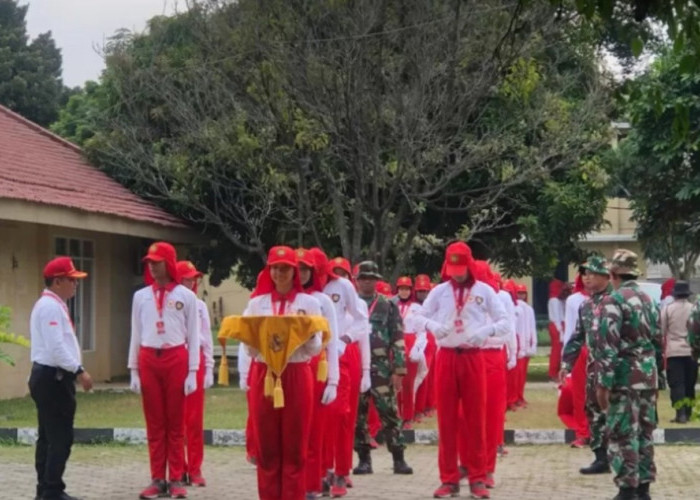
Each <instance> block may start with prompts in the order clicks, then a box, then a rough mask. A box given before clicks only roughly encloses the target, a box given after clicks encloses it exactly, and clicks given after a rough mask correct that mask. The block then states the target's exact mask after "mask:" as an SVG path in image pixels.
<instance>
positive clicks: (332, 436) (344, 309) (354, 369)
mask: <svg viewBox="0 0 700 500" xmlns="http://www.w3.org/2000/svg"><path fill="white" fill-rule="evenodd" d="M323 293H325V294H326V295H327V296H328V297H329V298H330V299H331V302H332V303H333V305H334V306H335V312H336V316H337V319H338V328H339V330H338V331H339V341H338V344H337V348H338V354H339V375H340V377H339V382H338V396H337V398H336V400H335V402H334V403H333V405H332V410H333V411H334V413H335V416H334V418H330V419H328V421H327V425H326V431H325V438H324V442H325V444H326V447H325V458H324V461H323V462H324V469H326V470H329V469H334V474H335V475H336V476H339V477H340V476H342V477H345V476H349V475H350V469H351V468H352V451H353V444H354V437H355V434H354V433H355V421H356V420H357V408H358V403H359V398H360V385H361V381H362V378H363V376H365V374H366V378H367V379H368V378H369V368H370V346H369V332H370V325H369V311H368V309H367V304H365V302H364V301H363V300H360V298H359V297H358V295H357V292H356V290H355V287H354V286H353V284H352V283H351V282H350V280H347V279H345V278H335V279H332V280H330V281H328V283H327V284H326V286H325V287H324V289H323Z"/></svg>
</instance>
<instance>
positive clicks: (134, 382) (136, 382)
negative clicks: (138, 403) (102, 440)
mask: <svg viewBox="0 0 700 500" xmlns="http://www.w3.org/2000/svg"><path fill="white" fill-rule="evenodd" d="M129 388H130V389H131V392H134V393H136V394H141V377H139V371H138V370H131V384H129Z"/></svg>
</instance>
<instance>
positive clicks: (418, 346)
mask: <svg viewBox="0 0 700 500" xmlns="http://www.w3.org/2000/svg"><path fill="white" fill-rule="evenodd" d="M427 345H428V341H427V340H425V339H424V338H423V339H420V340H417V341H416V343H415V344H413V347H412V348H411V352H410V353H409V354H408V358H409V359H410V360H411V361H413V362H414V363H418V362H419V361H420V360H421V358H422V357H423V353H424V352H425V347H426V346H427Z"/></svg>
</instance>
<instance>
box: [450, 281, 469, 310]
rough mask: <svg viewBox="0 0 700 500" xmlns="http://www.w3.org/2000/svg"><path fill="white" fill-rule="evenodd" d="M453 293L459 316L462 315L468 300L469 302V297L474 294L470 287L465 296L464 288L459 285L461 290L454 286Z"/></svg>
mask: <svg viewBox="0 0 700 500" xmlns="http://www.w3.org/2000/svg"><path fill="white" fill-rule="evenodd" d="M452 294H453V295H454V298H455V309H457V316H462V311H463V310H464V306H466V305H467V302H469V297H470V296H471V294H472V289H471V288H470V289H469V291H468V292H467V296H466V297H463V295H464V288H463V287H459V292H458V291H457V288H455V287H454V286H453V287H452Z"/></svg>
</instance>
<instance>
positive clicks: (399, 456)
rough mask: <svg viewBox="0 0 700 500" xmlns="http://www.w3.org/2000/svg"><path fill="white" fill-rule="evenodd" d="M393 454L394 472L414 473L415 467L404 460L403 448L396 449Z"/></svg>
mask: <svg viewBox="0 0 700 500" xmlns="http://www.w3.org/2000/svg"><path fill="white" fill-rule="evenodd" d="M391 454H392V456H393V457H394V474H413V469H412V468H411V467H409V466H408V464H407V463H406V460H404V457H403V450H394V451H392V452H391Z"/></svg>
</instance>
